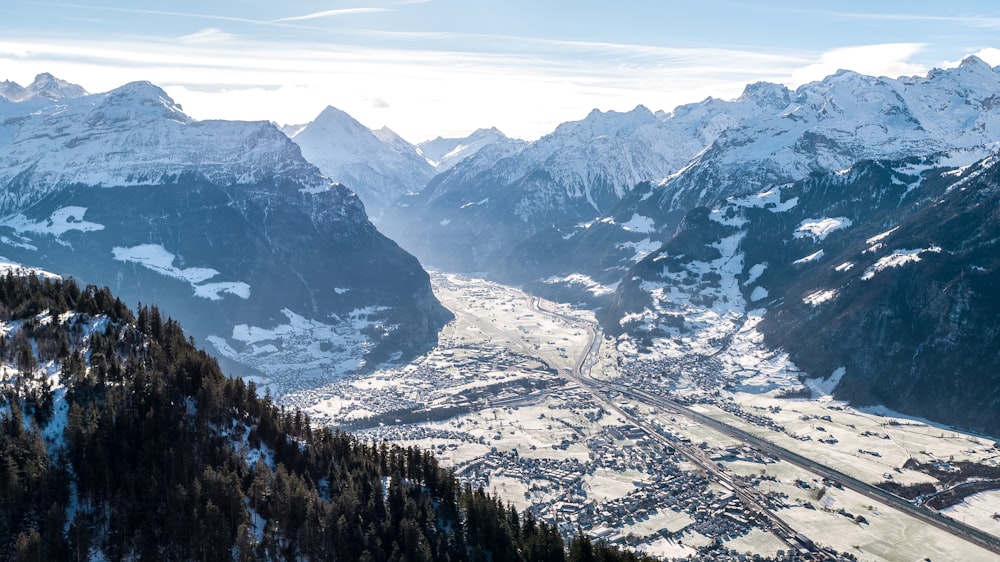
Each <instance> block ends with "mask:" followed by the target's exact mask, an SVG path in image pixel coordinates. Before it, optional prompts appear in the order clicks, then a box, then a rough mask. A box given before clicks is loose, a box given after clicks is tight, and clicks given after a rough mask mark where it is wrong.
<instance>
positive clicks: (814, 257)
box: [792, 249, 823, 265]
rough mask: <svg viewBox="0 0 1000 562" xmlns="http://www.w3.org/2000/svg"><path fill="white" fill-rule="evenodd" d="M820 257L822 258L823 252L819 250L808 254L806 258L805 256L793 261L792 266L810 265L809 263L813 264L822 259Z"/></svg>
mask: <svg viewBox="0 0 1000 562" xmlns="http://www.w3.org/2000/svg"><path fill="white" fill-rule="evenodd" d="M822 257H823V250H822V249H820V250H818V251H815V252H813V253H811V254H809V255H808V256H806V257H804V258H799V259H797V260H795V261H793V262H792V264H793V265H802V264H804V263H810V262H814V261H819V260H820V259H822Z"/></svg>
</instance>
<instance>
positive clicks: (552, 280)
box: [543, 273, 618, 297]
mask: <svg viewBox="0 0 1000 562" xmlns="http://www.w3.org/2000/svg"><path fill="white" fill-rule="evenodd" d="M543 283H547V284H549V285H557V284H565V285H578V286H580V287H582V288H583V289H584V290H585V291H587V292H588V293H590V294H592V295H594V296H595V297H601V296H604V295H610V294H612V293H614V292H615V290H616V289H617V288H618V283H617V282H616V283H615V284H614V285H602V284H601V283H598V282H597V281H594V280H593V279H591V278H590V277H588V276H587V275H584V274H582V273H573V274H571V275H567V276H566V277H549V278H548V279H545V280H544V281H543Z"/></svg>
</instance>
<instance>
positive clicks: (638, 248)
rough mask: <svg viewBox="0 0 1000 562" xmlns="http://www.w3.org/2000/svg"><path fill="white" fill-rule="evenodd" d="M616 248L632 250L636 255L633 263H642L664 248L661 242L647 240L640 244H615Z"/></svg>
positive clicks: (639, 242)
mask: <svg viewBox="0 0 1000 562" xmlns="http://www.w3.org/2000/svg"><path fill="white" fill-rule="evenodd" d="M615 247H616V248H619V249H625V248H630V249H631V250H633V251H634V252H635V255H633V256H632V261H634V262H640V261H642V258H644V257H646V256H648V255H649V254H652V253H653V252H655V251H657V250H659V249H660V248H661V247H662V244H661V243H660V242H659V241H656V240H652V239H650V238H645V239H643V240H640V241H638V242H621V243H618V244H615Z"/></svg>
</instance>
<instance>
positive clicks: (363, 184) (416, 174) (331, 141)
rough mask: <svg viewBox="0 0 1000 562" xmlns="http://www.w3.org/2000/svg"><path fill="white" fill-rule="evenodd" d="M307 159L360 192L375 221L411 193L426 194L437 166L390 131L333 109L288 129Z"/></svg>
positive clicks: (338, 180) (359, 194)
mask: <svg viewBox="0 0 1000 562" xmlns="http://www.w3.org/2000/svg"><path fill="white" fill-rule="evenodd" d="M283 130H284V131H285V132H286V134H288V135H289V137H290V138H291V139H292V141H294V142H295V144H297V145H299V148H300V149H301V150H302V156H303V157H305V159H306V160H308V161H309V162H311V163H313V164H315V165H316V166H317V167H319V169H320V170H321V171H322V172H323V174H324V175H326V176H327V177H329V178H330V179H331V180H333V181H335V182H338V183H341V184H343V185H345V186H346V187H348V188H350V189H352V190H354V191H355V193H357V194H358V197H360V198H361V200H362V201H363V202H364V204H365V206H366V207H367V208H368V210H369V211H370V212H371V214H372V215H373V216H378V215H379V214H380V212H381V210H382V209H384V208H385V207H386V206H387V205H389V204H390V203H392V202H393V201H395V200H396V198H398V197H399V196H401V195H403V194H404V193H408V192H418V191H420V190H421V189H422V188H423V186H424V184H426V183H427V181H428V180H429V179H431V177H432V176H433V175H434V172H435V170H434V167H433V166H432V165H431V164H429V163H428V162H427V161H426V160H425V159H424V158H423V157H422V156H421V155H420V154H419V153H418V152H417V148H416V147H415V146H414V145H412V144H410V143H409V142H407V141H406V140H404V139H403V138H402V137H400V136H399V135H397V134H396V133H395V132H393V131H392V130H390V129H387V128H382V129H378V130H374V131H373V130H371V129H368V128H367V127H365V126H364V125H362V124H361V123H359V122H358V121H357V120H356V119H354V118H353V117H351V116H350V115H348V114H347V113H345V112H343V111H341V110H339V109H337V108H335V107H330V106H328V107H327V108H326V109H324V110H323V111H322V112H321V113H320V114H319V115H318V116H317V117H316V119H315V120H313V121H312V122H311V123H308V124H306V125H296V126H287V127H284V129H283Z"/></svg>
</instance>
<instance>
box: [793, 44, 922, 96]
mask: <svg viewBox="0 0 1000 562" xmlns="http://www.w3.org/2000/svg"><path fill="white" fill-rule="evenodd" d="M924 47H925V45H924V44H922V43H886V44H881V45H860V46H854V47H842V48H839V49H833V50H830V51H827V52H825V53H823V54H822V55H820V57H819V61H818V62H814V63H812V64H809V65H807V66H804V67H802V68H797V69H795V70H794V71H793V72H792V73H791V76H790V77H789V78H788V80H787V81H785V83H786V84H788V85H790V86H800V85H802V84H805V83H808V82H813V81H815V80H822V79H823V78H825V77H826V76H829V75H831V74H834V73H835V72H837V71H838V70H853V71H854V72H858V73H861V74H869V75H872V76H892V77H896V76H905V75H915V74H924V73H926V72H927V70H928V68H927V67H926V66H924V65H920V64H916V63H912V62H910V60H911V59H912V58H913V56H914V55H916V54H917V53H918V52H920V51H921V50H922V49H923V48H924Z"/></svg>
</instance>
